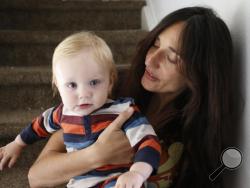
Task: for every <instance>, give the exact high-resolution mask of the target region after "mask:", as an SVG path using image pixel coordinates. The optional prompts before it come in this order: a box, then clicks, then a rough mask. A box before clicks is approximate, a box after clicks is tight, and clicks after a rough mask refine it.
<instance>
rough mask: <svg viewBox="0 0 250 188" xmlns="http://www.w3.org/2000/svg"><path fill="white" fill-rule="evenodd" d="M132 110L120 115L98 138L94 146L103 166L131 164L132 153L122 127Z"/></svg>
mask: <svg viewBox="0 0 250 188" xmlns="http://www.w3.org/2000/svg"><path fill="white" fill-rule="evenodd" d="M133 111H134V110H133V108H132V107H130V108H129V109H128V110H126V111H124V112H123V113H121V114H120V115H119V116H118V117H117V118H116V119H115V120H114V121H113V122H112V123H111V124H110V125H109V126H108V127H107V128H106V129H105V130H104V131H103V132H102V133H101V135H100V136H99V138H98V139H97V141H96V142H95V144H94V147H95V148H96V152H97V154H98V156H99V157H100V159H99V160H100V162H101V163H103V165H107V164H124V163H129V162H131V160H132V158H133V156H134V153H133V150H132V148H131V145H130V143H129V141H128V138H127V137H126V135H125V133H124V132H123V131H122V130H121V127H122V125H123V124H124V123H125V122H126V121H127V120H128V119H129V118H130V117H131V115H132V114H133Z"/></svg>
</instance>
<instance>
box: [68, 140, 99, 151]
mask: <svg viewBox="0 0 250 188" xmlns="http://www.w3.org/2000/svg"><path fill="white" fill-rule="evenodd" d="M94 142H95V140H89V141H86V142H79V143H74V142H64V144H65V145H66V147H70V148H75V149H77V150H79V149H83V148H86V147H88V146H90V145H91V144H93V143H94Z"/></svg>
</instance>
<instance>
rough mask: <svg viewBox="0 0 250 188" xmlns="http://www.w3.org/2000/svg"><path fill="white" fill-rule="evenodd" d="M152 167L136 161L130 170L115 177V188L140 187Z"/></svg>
mask: <svg viewBox="0 0 250 188" xmlns="http://www.w3.org/2000/svg"><path fill="white" fill-rule="evenodd" d="M152 171H153V168H152V166H151V165H149V164H148V163H145V162H136V163H134V164H133V165H132V166H131V167H130V170H129V171H128V172H126V173H124V174H122V175H121V176H119V178H118V179H117V182H116V185H115V188H120V187H126V188H141V187H142V184H143V182H145V181H146V180H147V179H148V177H149V176H150V175H151V173H152Z"/></svg>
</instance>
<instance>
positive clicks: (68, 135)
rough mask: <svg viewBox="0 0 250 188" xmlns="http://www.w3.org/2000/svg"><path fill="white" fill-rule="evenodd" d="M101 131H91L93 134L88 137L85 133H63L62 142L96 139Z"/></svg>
mask: <svg viewBox="0 0 250 188" xmlns="http://www.w3.org/2000/svg"><path fill="white" fill-rule="evenodd" d="M101 132H102V131H100V132H97V133H93V134H91V135H89V136H88V137H87V136H85V135H79V134H71V133H64V134H63V138H64V142H74V143H77V142H86V141H88V140H97V138H98V137H99V135H100V134H101Z"/></svg>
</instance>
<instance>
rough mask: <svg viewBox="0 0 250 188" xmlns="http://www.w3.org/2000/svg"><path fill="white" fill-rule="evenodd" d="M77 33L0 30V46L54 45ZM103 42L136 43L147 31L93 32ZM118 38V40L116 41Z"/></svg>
mask: <svg viewBox="0 0 250 188" xmlns="http://www.w3.org/2000/svg"><path fill="white" fill-rule="evenodd" d="M74 32H77V31H69V30H68V31H27V30H0V41H1V45H3V44H5V43H7V44H15V43H33V44H34V43H42V44H46V43H55V42H60V40H62V38H64V37H66V36H68V35H70V34H72V33H74ZM94 32H95V33H96V34H97V35H99V36H100V37H103V38H104V40H106V41H110V42H113V43H121V42H122V43H136V41H138V40H139V38H140V36H144V35H145V34H146V33H148V31H145V30H140V29H138V30H137V29H131V30H105V31H94ZM116 37H118V38H119V40H116V39H117V38H116Z"/></svg>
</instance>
